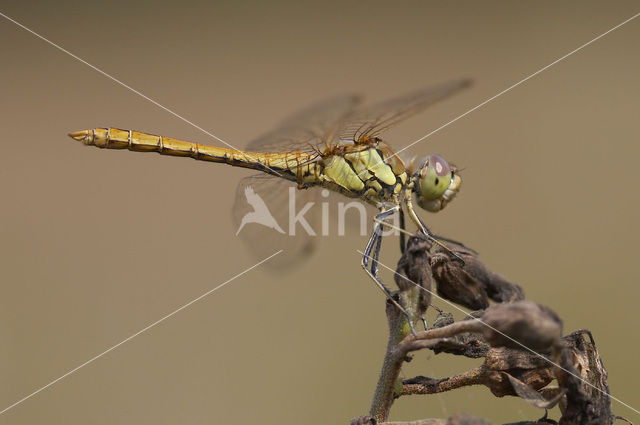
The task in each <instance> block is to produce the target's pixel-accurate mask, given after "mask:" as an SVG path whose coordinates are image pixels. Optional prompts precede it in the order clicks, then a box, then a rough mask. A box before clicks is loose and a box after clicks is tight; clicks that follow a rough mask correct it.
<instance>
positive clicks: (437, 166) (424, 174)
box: [418, 154, 451, 203]
mask: <svg viewBox="0 0 640 425" xmlns="http://www.w3.org/2000/svg"><path fill="white" fill-rule="evenodd" d="M418 183H419V185H420V199H418V201H419V203H421V202H425V201H433V200H435V199H438V198H440V197H441V196H442V195H443V194H444V192H446V190H447V188H448V187H449V185H450V184H451V166H449V163H448V162H447V161H446V160H445V159H444V158H443V157H441V156H440V155H435V154H433V155H429V156H428V157H427V162H426V165H425V166H424V167H423V168H422V170H421V171H420V177H419V180H418Z"/></svg>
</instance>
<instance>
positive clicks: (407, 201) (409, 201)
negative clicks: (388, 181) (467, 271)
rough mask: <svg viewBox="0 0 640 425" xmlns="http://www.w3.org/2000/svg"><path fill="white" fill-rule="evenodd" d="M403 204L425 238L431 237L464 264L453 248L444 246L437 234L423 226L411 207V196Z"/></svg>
mask: <svg viewBox="0 0 640 425" xmlns="http://www.w3.org/2000/svg"><path fill="white" fill-rule="evenodd" d="M405 204H406V206H407V212H408V213H409V217H411V220H412V221H413V222H414V223H415V225H416V226H418V229H419V230H420V231H421V232H422V233H423V234H424V235H425V236H426V237H427V238H429V239H431V240H432V241H433V242H435V243H436V244H437V245H439V246H441V247H442V248H444V249H446V250H447V251H448V252H449V254H451V255H453V256H454V257H455V258H456V260H458V261H459V262H460V263H462V265H463V266H464V264H465V262H464V260H463V259H462V257H460V256H459V255H458V254H456V253H455V252H454V251H453V250H451V248H449V247H448V246H446V245H445V244H443V243H442V242H440V239H439V238H438V237H437V236H434V235H433V233H431V232H430V231H429V229H427V226H425V224H424V223H423V222H422V220H420V218H419V217H418V215H417V214H416V211H415V210H414V209H413V201H411V198H408V199H406V200H405Z"/></svg>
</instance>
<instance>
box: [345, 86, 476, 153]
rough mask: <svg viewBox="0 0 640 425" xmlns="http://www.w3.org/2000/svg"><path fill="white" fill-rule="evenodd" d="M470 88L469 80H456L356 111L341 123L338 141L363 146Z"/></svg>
mask: <svg viewBox="0 0 640 425" xmlns="http://www.w3.org/2000/svg"><path fill="white" fill-rule="evenodd" d="M470 85H471V80H469V79H458V80H453V81H449V82H446V83H442V84H438V85H435V86H431V87H427V88H425V89H423V90H419V91H415V92H411V93H408V94H405V95H402V96H399V97H396V98H393V99H389V100H387V101H384V102H381V103H378V104H374V105H372V106H369V107H365V108H362V109H359V110H357V111H356V112H355V113H353V114H351V115H350V116H349V118H348V120H345V121H343V123H342V125H341V128H340V130H339V132H338V134H339V137H340V139H343V140H355V141H356V142H359V143H366V142H367V141H369V140H370V139H373V138H374V137H377V136H379V135H381V134H382V133H384V132H385V131H387V130H389V129H390V128H392V127H395V126H396V125H397V124H398V123H400V122H401V121H404V120H406V119H407V118H409V117H411V116H413V115H415V114H417V113H419V112H421V111H423V110H424V109H426V108H427V107H429V106H431V105H433V104H434V103H436V102H438V101H440V100H443V99H445V98H447V97H449V96H451V95H453V94H454V93H456V92H458V91H460V90H462V89H464V88H467V87H469V86H470Z"/></svg>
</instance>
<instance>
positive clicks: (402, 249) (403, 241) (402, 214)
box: [400, 208, 406, 254]
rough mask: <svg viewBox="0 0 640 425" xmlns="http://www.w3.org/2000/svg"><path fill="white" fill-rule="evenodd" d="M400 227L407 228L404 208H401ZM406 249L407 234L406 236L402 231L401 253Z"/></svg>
mask: <svg viewBox="0 0 640 425" xmlns="http://www.w3.org/2000/svg"><path fill="white" fill-rule="evenodd" d="M400 228H401V229H402V230H406V227H405V224H404V210H403V209H402V208H400ZM404 249H405V236H404V232H400V253H401V254H404Z"/></svg>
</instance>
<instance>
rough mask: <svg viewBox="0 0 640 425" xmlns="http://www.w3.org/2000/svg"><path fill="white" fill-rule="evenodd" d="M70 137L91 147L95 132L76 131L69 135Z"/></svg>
mask: <svg viewBox="0 0 640 425" xmlns="http://www.w3.org/2000/svg"><path fill="white" fill-rule="evenodd" d="M69 137H71V138H72V139H75V140H77V141H78V142H82V143H84V144H85V145H90V144H91V143H92V142H93V132H92V131H91V130H80V131H74V132H73V133H69Z"/></svg>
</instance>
